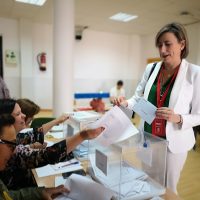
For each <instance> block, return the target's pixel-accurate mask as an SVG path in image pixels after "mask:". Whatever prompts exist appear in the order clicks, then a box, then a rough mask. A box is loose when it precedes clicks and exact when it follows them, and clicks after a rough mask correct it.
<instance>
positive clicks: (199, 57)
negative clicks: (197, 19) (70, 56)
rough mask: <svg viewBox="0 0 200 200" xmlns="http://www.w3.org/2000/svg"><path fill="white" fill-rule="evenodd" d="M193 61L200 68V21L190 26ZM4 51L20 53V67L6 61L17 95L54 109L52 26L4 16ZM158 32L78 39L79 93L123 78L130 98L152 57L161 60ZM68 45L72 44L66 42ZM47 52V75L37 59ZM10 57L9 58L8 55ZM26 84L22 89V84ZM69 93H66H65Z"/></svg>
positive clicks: (0, 21)
mask: <svg viewBox="0 0 200 200" xmlns="http://www.w3.org/2000/svg"><path fill="white" fill-rule="evenodd" d="M187 31H188V36H189V40H190V54H189V57H188V60H189V61H191V62H193V63H195V64H198V65H200V53H199V52H200V23H198V24H195V25H191V26H188V27H187ZM0 34H1V35H3V52H4V54H5V50H6V49H12V50H15V51H16V52H17V55H18V62H17V65H8V64H6V63H5V61H4V77H5V81H6V83H7V85H8V87H9V89H10V92H11V95H12V96H13V97H16V98H18V97H28V98H31V99H32V100H33V101H35V102H36V103H38V104H39V105H40V106H41V107H42V108H46V109H48V108H50V109H51V108H52V95H53V94H52V76H53V73H52V71H53V70H52V69H53V52H52V49H53V48H52V38H53V36H52V25H48V24H35V23H32V22H30V21H26V20H20V21H17V20H11V19H5V18H0ZM154 37H155V34H152V35H148V36H139V35H132V36H130V35H122V34H114V33H106V32H97V31H92V30H89V29H88V30H87V29H86V30H85V31H84V32H83V37H82V40H81V41H75V48H74V49H75V55H74V75H75V76H74V91H75V92H97V91H100V90H102V91H107V92H108V91H109V90H110V88H111V87H112V86H113V85H115V83H116V81H117V80H118V79H122V80H124V82H125V89H126V91H127V97H130V96H131V95H132V94H133V92H134V90H135V87H136V84H137V82H138V81H139V79H140V78H141V75H142V73H143V71H144V68H145V66H146V60H147V58H152V57H158V56H159V55H158V52H157V49H156V48H155V45H154ZM64 45H67V44H64ZM43 51H44V52H46V53H47V71H45V72H42V71H40V70H39V67H38V64H37V61H36V56H37V54H38V53H40V52H43ZM4 56H5V55H4ZM21 83H23V84H22V86H21ZM63 92H64V91H63Z"/></svg>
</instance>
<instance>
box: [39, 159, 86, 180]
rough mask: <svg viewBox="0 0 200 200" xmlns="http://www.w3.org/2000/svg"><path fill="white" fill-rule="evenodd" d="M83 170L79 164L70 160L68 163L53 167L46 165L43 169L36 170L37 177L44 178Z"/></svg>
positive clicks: (74, 160)
mask: <svg viewBox="0 0 200 200" xmlns="http://www.w3.org/2000/svg"><path fill="white" fill-rule="evenodd" d="M79 169H83V167H82V166H81V163H80V162H79V161H78V160H77V159H71V160H69V161H65V162H60V163H57V164H55V165H46V166H44V167H39V168H36V169H35V170H36V173H37V175H38V177H45V176H50V175H55V174H61V173H64V172H71V171H76V170H79Z"/></svg>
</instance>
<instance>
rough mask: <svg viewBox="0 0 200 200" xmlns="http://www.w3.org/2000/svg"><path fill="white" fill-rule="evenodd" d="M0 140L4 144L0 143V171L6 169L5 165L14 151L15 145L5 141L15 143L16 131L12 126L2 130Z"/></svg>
mask: <svg viewBox="0 0 200 200" xmlns="http://www.w3.org/2000/svg"><path fill="white" fill-rule="evenodd" d="M1 140H2V141H3V140H5V143H1V142H0V171H2V170H4V169H5V168H6V164H7V162H8V160H9V159H10V157H11V156H12V154H13V152H14V150H15V145H12V144H7V143H6V141H9V142H16V131H15V128H14V126H13V125H10V126H5V127H4V128H3V133H2V136H1Z"/></svg>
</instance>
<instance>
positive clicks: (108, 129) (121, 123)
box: [88, 106, 139, 146]
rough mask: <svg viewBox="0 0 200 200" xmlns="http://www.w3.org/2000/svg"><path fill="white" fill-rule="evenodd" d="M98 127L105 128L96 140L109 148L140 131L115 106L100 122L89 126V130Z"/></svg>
mask: <svg viewBox="0 0 200 200" xmlns="http://www.w3.org/2000/svg"><path fill="white" fill-rule="evenodd" d="M98 127H104V128H105V129H104V131H103V132H102V134H100V135H99V136H98V137H97V138H96V139H95V140H96V141H97V142H99V143H100V144H101V145H103V146H109V145H110V144H114V143H117V142H120V141H122V140H125V139H127V138H129V137H131V136H133V135H135V134H137V133H139V131H138V129H137V128H136V127H135V126H134V125H133V123H132V122H131V120H130V119H129V118H128V117H127V116H126V114H124V112H123V111H122V110H121V109H120V108H119V107H118V106H114V107H113V108H112V109H110V110H109V111H108V112H106V113H105V114H104V115H103V116H102V117H101V118H100V119H99V120H97V121H95V122H93V123H90V124H88V128H98Z"/></svg>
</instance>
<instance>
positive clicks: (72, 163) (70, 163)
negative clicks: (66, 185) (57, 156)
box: [59, 161, 79, 168]
mask: <svg viewBox="0 0 200 200" xmlns="http://www.w3.org/2000/svg"><path fill="white" fill-rule="evenodd" d="M76 164H79V161H74V162H69V163H67V164H65V165H63V166H60V167H59V168H63V167H67V166H69V165H76Z"/></svg>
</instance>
